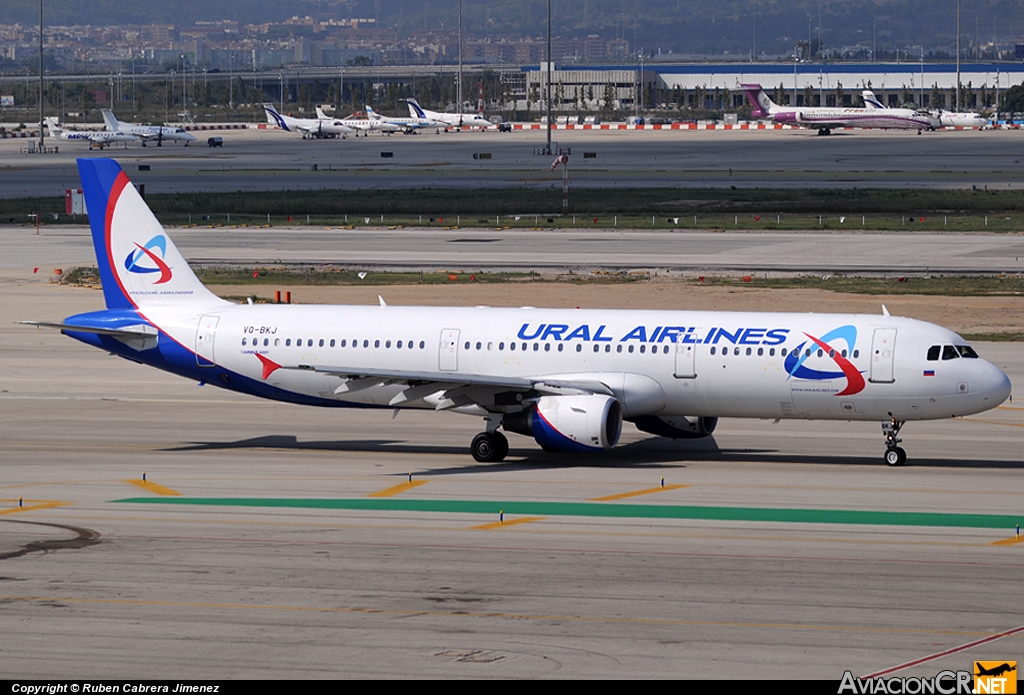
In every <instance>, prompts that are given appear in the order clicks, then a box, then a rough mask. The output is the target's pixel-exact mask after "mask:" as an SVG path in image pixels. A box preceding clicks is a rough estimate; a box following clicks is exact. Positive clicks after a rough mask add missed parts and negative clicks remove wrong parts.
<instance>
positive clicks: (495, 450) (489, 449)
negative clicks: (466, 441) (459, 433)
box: [469, 432, 508, 463]
mask: <svg viewBox="0 0 1024 695" xmlns="http://www.w3.org/2000/svg"><path fill="white" fill-rule="evenodd" d="M502 439H504V437H502ZM507 444H508V442H507V441H506V445H507ZM469 449H470V451H471V452H472V454H473V458H474V459H475V460H476V461H477V462H479V463H490V462H491V461H500V460H501V459H500V458H498V454H499V452H500V451H501V445H500V443H499V442H498V440H497V439H496V438H495V437H494V435H493V434H492V433H490V432H481V433H480V434H478V435H477V436H475V437H473V443H472V444H470V445H469Z"/></svg>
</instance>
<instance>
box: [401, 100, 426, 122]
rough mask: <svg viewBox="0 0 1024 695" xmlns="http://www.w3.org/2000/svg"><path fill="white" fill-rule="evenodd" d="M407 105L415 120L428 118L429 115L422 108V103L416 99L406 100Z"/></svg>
mask: <svg viewBox="0 0 1024 695" xmlns="http://www.w3.org/2000/svg"><path fill="white" fill-rule="evenodd" d="M405 103H406V104H408V105H409V115H410V116H412V117H413V118H426V117H427V114H426V113H424V111H423V109H422V108H421V107H420V103H419V102H418V101H416V100H415V99H406V100H405Z"/></svg>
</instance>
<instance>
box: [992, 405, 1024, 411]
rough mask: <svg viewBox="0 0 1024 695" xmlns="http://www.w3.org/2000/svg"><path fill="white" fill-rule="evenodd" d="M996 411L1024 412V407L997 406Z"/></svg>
mask: <svg viewBox="0 0 1024 695" xmlns="http://www.w3.org/2000/svg"><path fill="white" fill-rule="evenodd" d="M996 410H1024V407H1021V406H1017V405H997V406H996Z"/></svg>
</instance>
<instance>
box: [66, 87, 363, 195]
mask: <svg viewBox="0 0 1024 695" xmlns="http://www.w3.org/2000/svg"><path fill="white" fill-rule="evenodd" d="M263 110H264V111H266V112H267V123H269V124H271V125H275V126H277V127H278V128H280V129H281V130H287V131H289V132H295V131H298V132H300V133H302V139H303V140H305V139H306V138H317V139H321V138H333V137H336V136H338V135H340V136H342V137H345V136H346V135H348V134H349V133H354V132H356V131H355V130H354V129H353V128H349V127H348V126H347V125H345V124H344V123H341V122H340V121H335V120H334V119H331V118H292V117H291V116H282V115H281V114H279V113H278V112H277V109H275V108H274V105H273V104H264V105H263ZM86 205H88V203H86Z"/></svg>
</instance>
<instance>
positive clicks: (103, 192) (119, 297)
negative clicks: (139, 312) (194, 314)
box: [78, 159, 223, 309]
mask: <svg viewBox="0 0 1024 695" xmlns="http://www.w3.org/2000/svg"><path fill="white" fill-rule="evenodd" d="M78 172H79V174H80V175H81V177H82V192H83V193H84V195H85V203H86V207H87V209H88V210H89V226H90V227H91V228H92V242H93V246H94V247H95V249H96V262H97V265H98V266H99V271H100V280H101V282H102V283H103V298H104V300H106V303H107V308H108V309H133V308H144V307H147V306H150V307H152V306H172V305H180V304H188V303H195V302H202V303H205V304H222V303H223V300H221V299H219V298H218V297H217V296H216V295H214V294H213V293H211V292H210V291H209V290H207V289H206V288H205V287H204V286H203V284H202V283H201V282H199V278H197V277H196V276H195V273H193V272H192V269H191V268H189V266H188V263H187V262H186V261H185V258H184V257H183V256H182V255H181V253H180V252H179V251H178V249H177V248H176V247H175V246H174V243H173V242H172V241H171V239H170V237H168V236H167V234H166V233H165V232H164V228H163V226H161V224H160V222H159V221H157V219H156V217H154V216H153V213H152V212H151V211H150V209H149V206H147V205H146V201H144V200H143V199H142V196H140V195H139V192H138V191H136V190H135V186H133V185H132V184H131V182H130V181H129V180H128V176H127V175H126V174H125V173H124V171H122V170H121V166H120V165H119V164H118V163H117V162H115V161H114V160H113V159H79V160H78Z"/></svg>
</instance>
